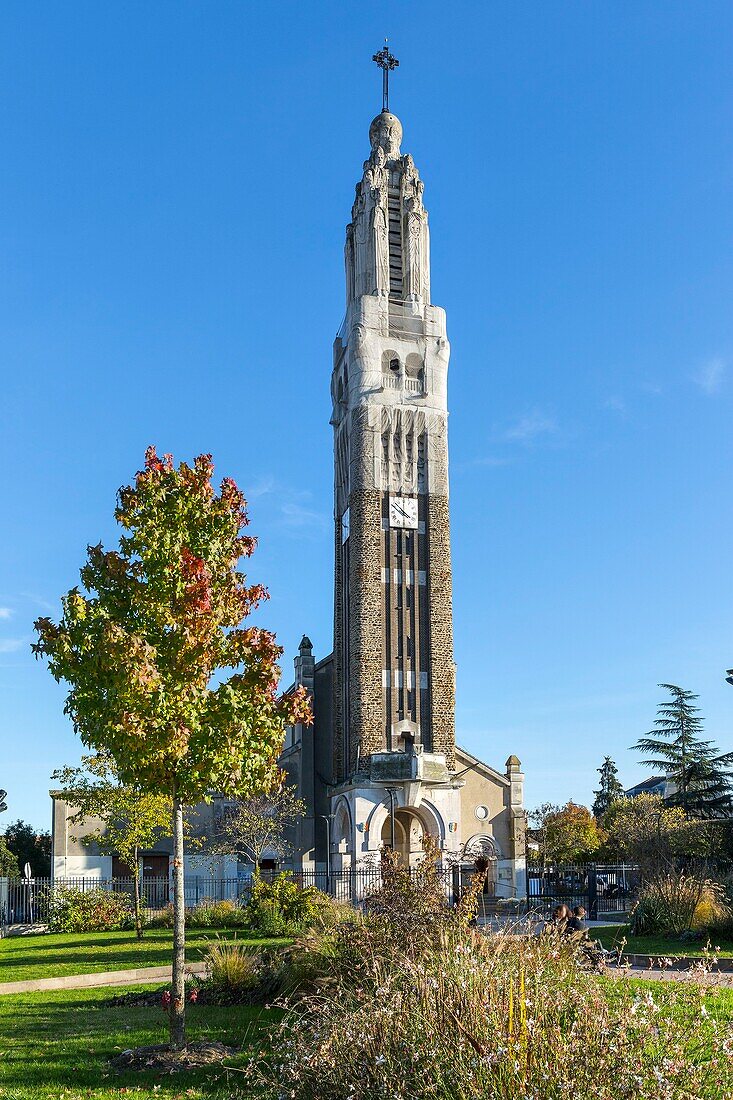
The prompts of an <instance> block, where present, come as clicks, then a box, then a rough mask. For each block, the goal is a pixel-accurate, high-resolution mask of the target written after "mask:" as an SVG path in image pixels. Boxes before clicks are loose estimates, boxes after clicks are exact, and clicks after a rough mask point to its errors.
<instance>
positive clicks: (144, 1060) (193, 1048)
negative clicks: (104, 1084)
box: [110, 1042, 236, 1073]
mask: <svg viewBox="0 0 733 1100" xmlns="http://www.w3.org/2000/svg"><path fill="white" fill-rule="evenodd" d="M235 1053H236V1051H235V1050H234V1048H233V1047H227V1046H224V1044H223V1043H219V1042H209V1043H189V1044H188V1046H187V1047H186V1049H185V1050H169V1049H168V1047H167V1046H156V1047H136V1048H135V1050H123V1051H122V1054H116V1055H115V1056H114V1058H110V1065H111V1066H112V1068H113V1069H115V1070H117V1072H118V1073H129V1072H130V1071H131V1070H133V1071H134V1070H158V1071H159V1072H160V1073H181V1072H184V1071H185V1070H188V1069H198V1068H200V1067H201V1066H210V1065H215V1064H216V1063H217V1062H221V1061H223V1059H224V1058H231V1056H232V1055H233V1054H235Z"/></svg>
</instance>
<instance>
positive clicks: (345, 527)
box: [341, 508, 349, 542]
mask: <svg viewBox="0 0 733 1100" xmlns="http://www.w3.org/2000/svg"><path fill="white" fill-rule="evenodd" d="M348 537H349V509H348V508H347V509H346V511H345V512H344V514H343V515H342V517H341V541H342V542H346V540H347V538H348Z"/></svg>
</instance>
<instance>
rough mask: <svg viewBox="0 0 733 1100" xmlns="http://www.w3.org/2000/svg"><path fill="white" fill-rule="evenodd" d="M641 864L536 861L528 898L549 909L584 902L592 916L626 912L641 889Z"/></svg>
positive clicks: (529, 877) (533, 904) (530, 872)
mask: <svg viewBox="0 0 733 1100" xmlns="http://www.w3.org/2000/svg"><path fill="white" fill-rule="evenodd" d="M639 881H640V875H639V868H638V867H636V866H633V865H631V864H625V863H618V864H600V863H587V864H559V865H545V866H540V865H533V864H530V865H529V867H528V868H527V902H528V904H529V906H530V908H533V909H541V910H547V909H551V908H553V907H554V906H556V905H559V904H561V903H562V902H564V903H565V904H566V905H569V906H570V907H571V908H572V907H573V906H576V905H582V906H583V907H584V908H585V909H586V910H587V912H588V916H589V917H590V919H591V920H596V919H598V918H599V917H603V916H613V915H614V914H617V913H621V914H623V913H626V912H628V911H629V909H631V908H632V906H633V905H634V902H635V900H636V895H637V893H638V890H639Z"/></svg>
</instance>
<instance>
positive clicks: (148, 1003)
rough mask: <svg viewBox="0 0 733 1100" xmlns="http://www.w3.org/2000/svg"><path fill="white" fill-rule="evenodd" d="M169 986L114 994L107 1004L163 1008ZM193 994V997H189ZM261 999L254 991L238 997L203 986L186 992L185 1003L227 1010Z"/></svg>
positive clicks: (111, 1005) (242, 993)
mask: <svg viewBox="0 0 733 1100" xmlns="http://www.w3.org/2000/svg"><path fill="white" fill-rule="evenodd" d="M167 989H170V986H161V988H160V989H147V990H143V991H142V992H138V993H135V992H131V993H116V994H115V995H114V997H110V999H109V1001H107V1004H108V1005H109V1006H110V1007H111V1008H163V994H164V993H165V992H166V990H167ZM192 993H193V996H192V995H191V994H192ZM261 1001H262V997H261V996H259V995H258V993H257V991H256V990H249V991H244V990H243V991H242V992H241V993H240V994H239V995H235V994H233V993H232V992H231V991H230V992H228V993H223V992H222V991H221V990H214V989H207V987H206V986H205V985H199V986H196V987H195V988H194V989H193V990H186V1002H187V1003H188V1004H198V1005H216V1007H217V1008H227V1007H228V1006H229V1005H238V1004H239V1005H251V1004H260V1003H261Z"/></svg>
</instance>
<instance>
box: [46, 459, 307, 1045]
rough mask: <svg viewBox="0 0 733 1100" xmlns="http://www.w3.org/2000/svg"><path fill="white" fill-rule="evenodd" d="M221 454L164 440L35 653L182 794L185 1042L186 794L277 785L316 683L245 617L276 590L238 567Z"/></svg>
mask: <svg viewBox="0 0 733 1100" xmlns="http://www.w3.org/2000/svg"><path fill="white" fill-rule="evenodd" d="M212 474H213V463H212V461H211V456H210V455H200V456H199V457H198V458H196V459H195V461H194V462H193V465H189V464H187V463H185V462H183V463H181V464H180V465H179V466H178V467H175V466H174V464H173V460H172V458H171V456H170V455H165V456H164V457H163V458H159V457H158V456H157V454H156V452H155V448H154V447H150V448H149V449H148V451H147V452H146V456H145V467H144V469H143V470H141V471H140V472H139V473H138V474H137V476H136V478H135V482H134V484H132V485H129V486H126V487H124V488H122V489H120V490H119V493H118V498H117V507H116V509H115V518H116V520H117V522H118V523H119V524H120V526H121V528H122V532H123V533H122V534H121V536H120V540H119V549H118V550H111V551H105V550H104V549H103V548H102V546H101V545H98V546H90V547H89V548H88V552H87V560H86V564H85V565H84V567H83V568H82V570H81V582H82V588H81V589H79V588H78V587H77V588H73V589H72V590H71V591H70V592H69V593H68V594H67V595H66V596H65V597H64V598H63V601H62V603H63V615H62V617H61V620H60V622H59V623H58V624H55V623H53V622H52V621H51V619H49V618H41V619H39V620H38V621H37V622H36V624H35V625H36V630H37V633H38V641H37V643H36V644H35V645H34V647H33V648H34V651H35V653H36V654H37V655H38V656H44V657H46V658H47V660H48V663H49V668H50V670H51V672H52V673H53V675H54V677H55V678H56V679H57V680H64V681H66V683H67V684H68V685H69V692H68V696H67V699H66V706H65V710H66V713H67V714H68V715H69V716H70V717H71V720H72V722H73V723H74V726H75V728H76V730H77V732H78V733H79V734H80V736H81V739H82V741H83V742H84V744H85V745H87V746H88V747H89V748H91V749H92V750H94V751H96V752H105V753H108V754H109V755H110V757H111V758H112V760H113V761H114V766H115V769H116V772H117V775H118V777H119V780H120V782H121V783H122V784H124V785H126V786H132V787H135V788H139V789H140V790H146V791H154V792H157V793H160V794H164V795H165V796H166V797H168V798H170V799H171V802H172V806H173V812H172V819H173V820H172V831H173V907H174V929H173V988H172V997H171V1006H170V1032H171V1033H170V1043H171V1047H172V1049H174V1050H180V1049H181V1048H182V1047H183V1046H184V1045H185V1019H184V1013H185V997H184V974H185V931H184V879H183V868H184V863H183V860H184V838H183V812H184V805H194V804H196V803H197V802H200V801H201V800H208V799H209V798H210V795H211V792H212V791H220V792H223V793H224V794H228V795H236V794H244V795H247V794H251V793H253V792H254V791H259V790H267V789H268V788H269V787H271V786H272V784H273V783H274V782H275V781H276V780H277V778H278V767H277V757H278V754H279V752H280V750H281V748H282V743H283V734H284V726H285V724H286V723H288V722H295V721H308V720H309V713H310V712H309V706H308V700H307V695H306V693H305V692H304V691H299V692H296V693H294V694H293V695H289V696H287V697H285V698H281V697H279V696H278V694H277V687H278V680H279V672H280V670H279V668H278V665H277V661H278V657H279V656H280V653H281V650H280V648H279V647H278V646H277V644H276V641H275V637H274V635H273V634H272V633H270V632H269V631H267V630H264V629H263V628H262V627H258V626H251V625H249V626H247V625H245V624H244V620H245V619H246V618H247V617H248V616H249V615H250V613H251V612H252V611H254V610H255V608H256V607H257V606H258V605H259V604H260V603H261V601H262V600H263V599H265V598H266V596H267V593H266V591H265V589H264V588H263V587H262V586H261V585H259V584H248V583H247V579H246V577H245V575H244V574H243V573H242V572H240V570H239V568H238V566H239V562H240V559H241V558H243V557H245V558H246V557H249V556H250V555H251V554H252V553H253V551H254V549H255V545H256V543H255V539H253V538H251V537H250V536H247V535H245V534H244V533H243V532H244V529H245V527H246V526H247V523H248V519H247V512H246V503H245V500H244V497H243V495H242V493H241V492H240V490H239V489H238V488H237V486H236V484H235V483H234V482H233V481H232V480H231V479H230V478H225V479H224V480H223V481H222V482H221V485H220V487H219V490H218V492H217V491H216V490H215V489H214V486H213V484H212Z"/></svg>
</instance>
